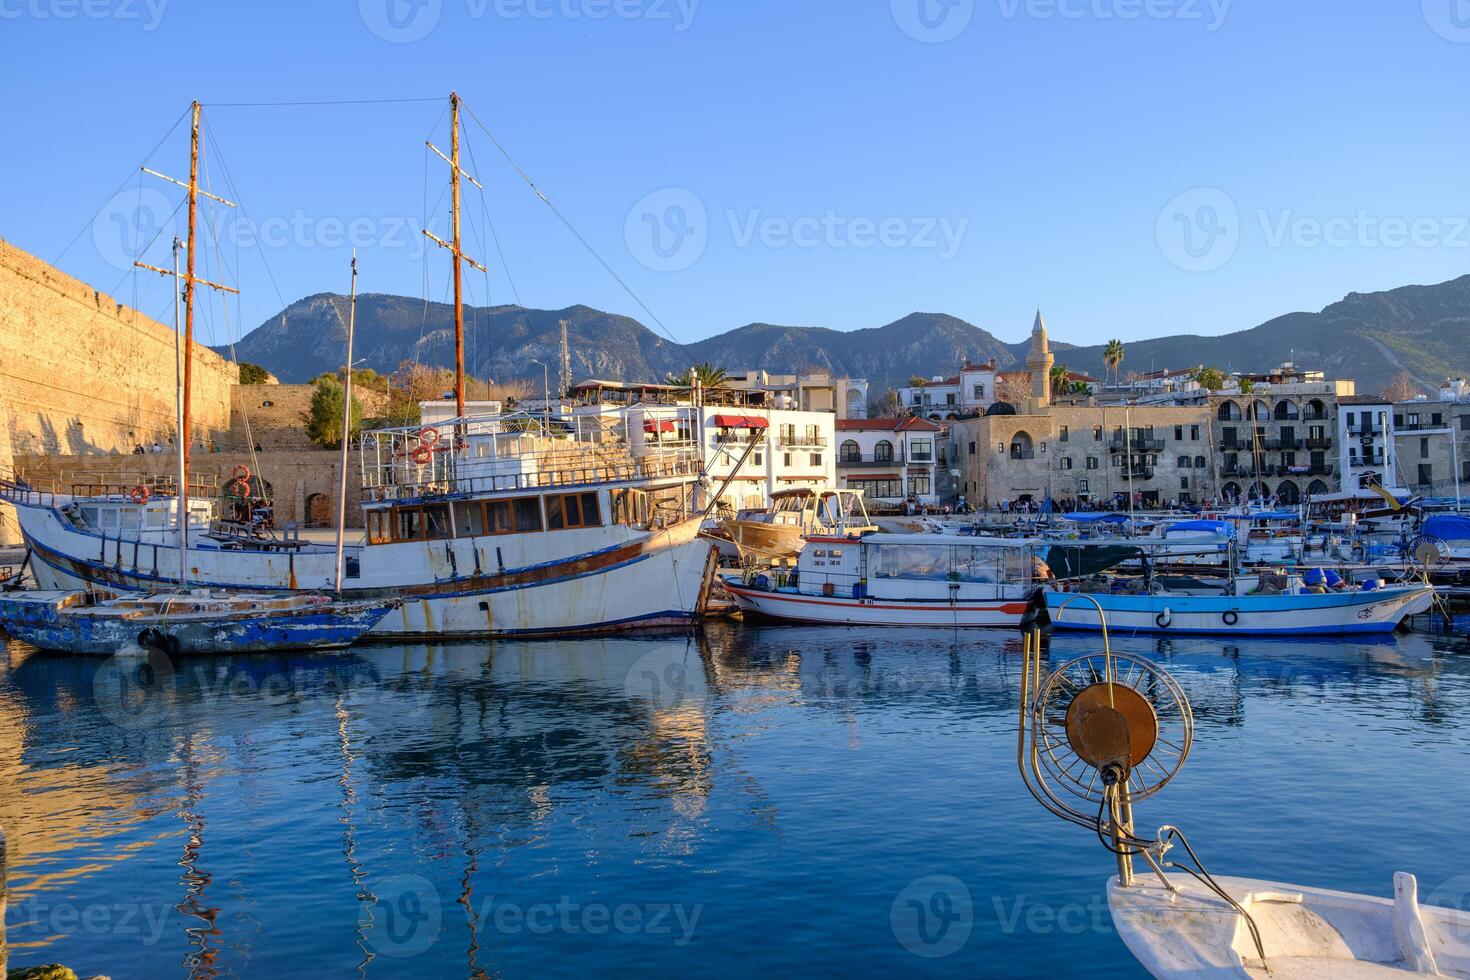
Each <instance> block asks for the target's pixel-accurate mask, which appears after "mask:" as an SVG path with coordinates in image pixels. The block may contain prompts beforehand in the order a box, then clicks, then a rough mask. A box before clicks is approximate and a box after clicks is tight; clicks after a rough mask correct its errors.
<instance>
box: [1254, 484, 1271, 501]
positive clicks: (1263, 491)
mask: <svg viewBox="0 0 1470 980" xmlns="http://www.w3.org/2000/svg"><path fill="white" fill-rule="evenodd" d="M1269 496H1271V491H1270V490H1269V489H1268V488H1267V487H1266V485H1265V484H1264V483H1252V484H1251V499H1252V500H1262V499H1264V498H1266V497H1269Z"/></svg>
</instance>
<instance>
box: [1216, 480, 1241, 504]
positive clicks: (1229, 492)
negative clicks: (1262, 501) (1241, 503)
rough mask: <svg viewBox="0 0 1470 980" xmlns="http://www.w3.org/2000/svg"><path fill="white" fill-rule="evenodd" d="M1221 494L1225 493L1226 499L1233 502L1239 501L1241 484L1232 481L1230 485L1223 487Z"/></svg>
mask: <svg viewBox="0 0 1470 980" xmlns="http://www.w3.org/2000/svg"><path fill="white" fill-rule="evenodd" d="M1220 492H1221V493H1223V494H1224V495H1225V496H1226V497H1228V498H1230V499H1231V500H1236V499H1239V497H1240V484H1239V483H1236V482H1235V481H1234V480H1232V481H1230V482H1229V483H1227V484H1225V486H1223V487H1222V488H1221V489H1220Z"/></svg>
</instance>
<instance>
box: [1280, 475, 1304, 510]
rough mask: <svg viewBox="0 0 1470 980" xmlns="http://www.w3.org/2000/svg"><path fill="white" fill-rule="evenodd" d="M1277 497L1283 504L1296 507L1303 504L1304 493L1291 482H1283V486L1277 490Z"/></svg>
mask: <svg viewBox="0 0 1470 980" xmlns="http://www.w3.org/2000/svg"><path fill="white" fill-rule="evenodd" d="M1276 497H1277V499H1278V500H1280V501H1281V502H1282V503H1283V504H1290V505H1292V506H1295V505H1296V504H1299V503H1301V502H1302V491H1301V488H1300V487H1298V486H1297V485H1296V484H1295V483H1293V482H1292V481H1291V480H1282V481H1281V486H1279V487H1277V488H1276Z"/></svg>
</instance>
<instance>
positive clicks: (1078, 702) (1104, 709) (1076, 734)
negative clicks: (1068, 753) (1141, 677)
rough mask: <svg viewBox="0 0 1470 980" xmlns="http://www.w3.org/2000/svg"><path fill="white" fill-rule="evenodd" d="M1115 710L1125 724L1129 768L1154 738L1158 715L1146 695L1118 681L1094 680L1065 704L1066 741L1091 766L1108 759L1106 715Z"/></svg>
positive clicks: (1109, 736) (1111, 715) (1109, 737)
mask: <svg viewBox="0 0 1470 980" xmlns="http://www.w3.org/2000/svg"><path fill="white" fill-rule="evenodd" d="M1109 688H1111V695H1110V694H1109ZM1118 714H1121V715H1122V716H1123V719H1124V720H1125V721H1126V722H1127V725H1128V730H1127V739H1128V757H1129V762H1128V765H1129V768H1130V769H1131V768H1134V767H1136V766H1140V765H1142V764H1143V760H1144V759H1147V758H1148V756H1149V753H1150V752H1152V751H1153V750H1154V745H1155V744H1156V743H1157V741H1158V738H1159V718H1158V715H1157V714H1155V712H1154V706H1153V705H1152V704H1150V703H1149V701H1148V698H1146V697H1144V696H1143V695H1142V694H1139V693H1138V692H1137V691H1135V690H1134V689H1133V688H1131V687H1125V686H1123V685H1122V684H1112V685H1109V684H1107V683H1098V684H1093V685H1091V686H1090V687H1085V688H1083V689H1082V690H1081V691H1078V692H1077V696H1076V697H1074V698H1073V699H1072V703H1071V704H1070V705H1068V706H1067V742H1068V744H1069V745H1071V746H1072V751H1073V752H1076V753H1077V755H1079V756H1080V757H1081V758H1082V760H1083V761H1084V762H1086V763H1088V764H1089V765H1091V766H1101V765H1103V764H1104V763H1107V762H1110V761H1112V759H1110V758H1108V757H1107V755H1108V753H1107V751H1106V748H1105V746H1106V745H1107V743H1108V742H1109V741H1111V740H1112V733H1111V732H1110V731H1108V729H1109V728H1111V727H1112V724H1111V722H1110V719H1116V717H1117V715H1118Z"/></svg>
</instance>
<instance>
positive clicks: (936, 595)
mask: <svg viewBox="0 0 1470 980" xmlns="http://www.w3.org/2000/svg"><path fill="white" fill-rule="evenodd" d="M1036 548H1037V543H1036V542H1033V541H1029V540H1022V539H1004V538H972V537H960V536H952V535H935V534H869V535H865V536H863V537H861V538H809V539H807V543H806V546H805V547H804V548H803V549H802V552H801V556H800V558H799V559H798V562H797V569H796V573H795V574H794V575H792V576H790V577H782V576H781V575H780V573H777V572H747V573H744V574H741V575H730V576H726V577H725V578H724V579H723V582H724V586H725V588H726V589H727V590H728V591H729V592H730V594H731V595H732V596H734V598H735V601H736V603H737V604H738V605H739V606H740V609H741V610H742V611H744V612H746V613H750V614H754V615H758V616H766V617H769V618H772V619H784V620H790V621H794V622H801V623H827V624H833V625H845V626H933V627H946V628H955V627H1002V628H1011V629H1018V628H1020V626H1021V625H1022V623H1023V622H1024V621H1025V620H1026V619H1027V618H1028V616H1029V615H1031V614H1032V613H1033V612H1034V610H1035V607H1034V604H1033V601H1032V600H1033V596H1034V593H1035V590H1036V586H1035V584H1034V582H1035V575H1036V569H1037V563H1036Z"/></svg>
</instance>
